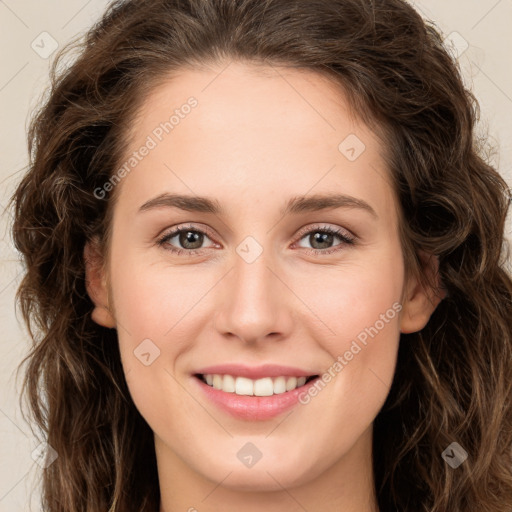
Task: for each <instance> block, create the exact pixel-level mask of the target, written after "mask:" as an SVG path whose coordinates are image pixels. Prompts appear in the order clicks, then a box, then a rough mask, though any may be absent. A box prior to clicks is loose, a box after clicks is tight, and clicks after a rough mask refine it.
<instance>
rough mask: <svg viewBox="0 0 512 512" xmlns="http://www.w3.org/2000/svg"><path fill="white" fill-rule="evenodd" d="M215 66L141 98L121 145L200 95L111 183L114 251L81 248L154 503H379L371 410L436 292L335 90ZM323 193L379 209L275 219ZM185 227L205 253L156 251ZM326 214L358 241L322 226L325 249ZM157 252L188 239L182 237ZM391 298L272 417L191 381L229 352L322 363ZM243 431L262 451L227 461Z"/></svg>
mask: <svg viewBox="0 0 512 512" xmlns="http://www.w3.org/2000/svg"><path fill="white" fill-rule="evenodd" d="M225 66H226V64H225V63H224V64H223V65H218V66H212V67H211V68H209V69H201V70H199V69H187V70H183V71H182V72H181V73H180V74H179V75H178V76H177V77H176V78H172V79H171V78H170V79H169V80H168V81H166V82H165V83H164V84H163V85H160V86H159V87H158V88H157V89H156V90H155V91H154V92H153V93H152V94H151V95H150V96H148V97H147V98H146V99H145V101H144V104H143V107H142V109H141V111H140V115H139V116H138V118H137V120H136V122H135V123H134V124H133V126H132V128H131V149H132V150H136V149H137V148H139V147H140V146H141V145H142V144H144V141H145V140H146V138H147V136H148V135H149V134H151V133H152V131H153V130H154V129H155V127H156V126H158V125H159V123H161V122H162V121H164V120H166V119H168V117H169V113H172V111H173V109H175V108H178V107H179V106H180V105H183V104H184V103H185V102H186V100H187V98H189V97H190V96H194V97H195V98H196V99H197V100H198V106H197V107H196V108H194V109H192V111H191V113H190V114H189V115H188V116H186V117H185V118H184V119H181V120H180V123H179V125H177V126H176V127H175V128H174V130H173V131H171V132H170V133H169V134H166V135H165V137H164V138H163V139H162V141H161V142H159V143H158V145H157V147H156V148H154V149H152V150H151V151H150V152H149V154H148V155H147V156H146V157H145V158H144V159H143V160H142V161H141V162H140V163H138V165H137V166H136V168H135V169H133V170H132V171H131V172H130V173H129V174H128V175H127V176H126V177H124V178H123V180H122V182H121V183H120V184H119V185H117V186H118V187H120V188H119V189H118V190H117V191H116V192H117V193H118V200H117V203H116V205H115V209H114V215H113V221H112V222H113V231H112V239H111V245H110V252H109V259H108V261H106V262H103V261H102V260H101V254H100V251H99V249H98V248H97V247H96V245H95V244H94V243H93V242H92V241H91V242H90V243H88V244H87V246H86V248H85V256H86V260H87V282H88V292H89V295H90V296H91V299H92V300H93V302H94V304H95V309H94V311H93V313H92V317H93V319H94V320H95V321H96V322H97V323H98V324H100V325H103V326H105V327H109V328H116V329H117V332H118V337H119V344H120V350H121V358H122V363H123V367H124V371H125V375H126V378H127V382H128V386H129V389H130V393H131V395H132V397H133V400H134V403H135V404H136V406H137V408H138V410H139V411H140V413H141V414H142V416H143V417H144V418H145V420H146V421H147V422H148V424H149V425H150V427H151V429H152V430H153V432H154V434H155V449H156V455H157V464H158V472H159V484H160V488H161V495H162V504H161V509H160V512H171V511H176V510H183V511H186V510H189V511H193V510H197V511H200V512H207V511H218V510H222V511H224V512H230V511H238V510H245V511H248V512H253V511H262V510H265V511H266V512H277V511H279V512H281V511H282V510H287V511H290V512H291V511H299V510H300V511H303V510H308V511H315V510H322V511H323V512H329V511H335V510H344V511H345V512H356V511H357V512H362V511H376V510H378V507H377V503H376V499H375V493H374V484H373V473H372V458H371V444H372V427H373V421H374V419H375V417H376V416H377V414H378V412H379V410H380V408H381V407H382V405H383V404H384V401H385V399H386V397H387V395H388V392H389V387H390V385H391V382H392V379H393V375H394V371H395V364H396V355H397V350H398V343H399V339H400V332H414V331H418V330H420V329H422V328H423V327H424V326H425V324H426V323H427V322H428V319H429V318H430V315H431V314H432V312H433V310H434V309H435V307H436V305H437V302H438V299H436V298H435V296H434V294H433V293H432V291H431V290H426V289H424V288H422V287H421V286H420V284H419V282H418V281H417V279H416V278H414V277H410V278H409V280H407V281H406V280H405V273H404V268H405V267H404V261H403V254H402V249H401V245H400V240H399V234H398V215H397V202H396V198H395V196H394V193H393V190H392V188H391V185H390V181H389V177H388V176H389V173H388V170H387V169H386V168H385V165H384V160H383V158H382V155H383V151H384V150H385V148H384V147H382V143H381V142H380V140H379V139H378V138H377V137H376V136H375V135H374V134H373V133H372V132H371V131H370V129H369V128H368V127H366V126H365V125H364V124H362V123H360V122H358V120H357V119H356V118H355V117H353V116H351V115H350V113H349V111H348V105H347V102H346V99H345V97H344V95H343V92H342V91H341V90H340V89H339V88H337V87H335V86H334V85H333V84H332V83H331V82H329V81H328V80H327V79H326V78H324V77H321V76H319V75H317V74H315V73H313V72H305V71H298V70H291V69H284V68H277V67H265V68H258V67H256V66H255V65H253V64H247V63H236V62H231V63H230V64H229V66H228V67H227V68H226V69H224V71H222V69H223V68H225ZM221 71H222V72H221ZM349 134H355V135H356V136H357V137H358V138H359V139H360V140H361V141H363V143H364V144H365V147H366V148H365V150H364V151H363V153H362V154H361V155H360V156H359V157H358V158H357V159H356V160H354V161H349V160H348V159H347V158H346V156H345V155H344V154H342V152H340V151H339V150H338V145H339V144H340V142H342V141H343V140H344V139H345V138H346V137H347V136H348V135H349ZM333 191H336V192H339V193H343V194H346V195H350V196H353V197H355V198H358V199H361V200H363V201H365V202H366V203H368V204H369V205H370V206H371V208H372V209H373V210H374V211H375V214H376V216H375V217H374V216H373V215H371V214H370V213H369V212H368V211H366V210H365V209H362V208H357V207H343V208H337V209H326V210H321V211H316V212H302V213H298V214H291V215H288V216H285V217H282V216H281V215H280V213H279V212H280V209H281V208H282V207H283V206H284V205H285V203H286V202H287V200H288V199H289V198H291V197H292V196H296V195H308V196H309V195H312V194H321V193H332V192H333ZM163 192H169V193H179V194H187V195H191V196H194V195H197V196H208V197H210V198H213V199H216V200H218V202H219V203H220V204H221V205H222V207H223V208H224V209H225V212H224V213H223V214H221V215H214V214H211V213H204V212H187V211H184V210H180V209H178V208H175V207H174V208H172V207H166V206H163V207H159V208H155V209H151V210H147V211H143V212H139V211H138V210H139V208H140V206H141V205H142V204H144V203H145V202H146V201H148V200H149V199H152V198H154V197H155V196H158V195H159V194H161V193H163ZM189 223H190V224H193V229H198V230H201V231H206V233H207V234H206V235H204V237H203V239H202V240H203V243H202V245H200V242H199V244H198V245H199V246H200V249H199V251H200V253H199V254H196V255H189V254H181V255H176V254H173V253H172V252H170V251H169V250H167V249H166V248H165V247H164V246H161V245H158V243H157V240H158V238H159V235H163V234H165V233H168V232H170V231H171V228H174V227H179V226H182V225H185V224H187V227H189V226H188V224H189ZM322 226H324V227H325V226H328V227H334V228H340V229H342V230H344V232H347V231H348V233H351V234H352V235H353V236H355V237H356V239H355V242H354V244H352V245H350V244H346V243H344V242H343V241H342V240H341V239H338V238H337V236H334V237H333V238H332V239H331V242H330V245H329V242H328V243H327V244H326V245H324V246H322V245H321V244H319V243H318V242H315V239H314V238H313V235H314V233H315V232H316V231H314V229H315V228H316V229H319V228H321V227H322ZM301 228H304V229H303V230H302V231H304V234H302V235H300V233H299V231H300V230H301ZM310 229H311V230H312V232H311V231H310ZM208 233H210V234H208ZM299 235H300V236H299ZM199 236H201V235H199ZM247 236H251V237H253V238H254V239H255V240H256V241H257V243H258V244H259V245H260V246H261V248H262V249H263V252H262V253H261V254H260V255H259V256H258V257H257V258H256V259H255V261H254V262H252V263H250V264H249V263H248V262H247V261H246V260H245V259H244V258H242V257H241V256H240V255H239V254H238V253H237V251H236V249H237V247H238V246H239V244H240V243H241V242H242V241H243V240H244V239H245V238H246V237H247ZM185 243H186V242H185ZM167 247H174V248H180V249H182V250H183V251H186V250H189V251H190V249H187V248H184V246H183V244H180V240H179V238H178V237H174V238H173V239H172V241H170V240H168V241H167ZM188 247H190V245H189V246H188ZM194 247H197V245H196V246H194ZM323 247H326V248H323ZM315 248H316V249H317V250H318V251H324V253H325V251H329V250H330V249H331V250H332V249H333V248H334V249H338V250H336V251H334V252H331V254H321V253H319V254H314V253H313V252H308V249H309V251H311V250H312V249H315ZM251 250H252V249H251ZM431 261H433V260H431ZM102 263H106V265H105V268H104V269H103V266H102ZM434 264H435V263H434ZM431 270H432V269H431ZM432 271H435V269H433V270H432ZM397 303H399V304H401V305H402V310H401V311H400V313H399V314H397V315H396V316H395V317H394V318H393V319H391V320H389V321H388V322H387V323H386V324H385V326H384V328H382V329H381V330H380V331H379V332H378V334H377V335H375V336H374V337H373V338H372V339H369V341H368V344H367V345H366V346H365V347H364V348H363V349H362V350H361V351H360V352H359V353H358V354H357V355H356V356H354V358H353V359H352V360H351V361H349V362H348V364H347V365H346V366H345V367H344V368H343V370H342V371H341V372H339V373H338V374H337V375H336V377H335V378H333V379H332V380H331V382H329V383H328V384H327V385H326V386H325V388H324V389H322V390H321V392H319V393H318V395H317V396H316V397H314V399H311V401H310V402H309V403H308V404H307V405H301V404H298V405H297V406H295V407H294V408H293V409H292V410H291V412H290V411H287V412H285V413H284V414H282V415H279V416H278V417H276V418H273V419H271V420H266V421H246V420H240V419H236V418H233V417H231V416H229V415H228V414H226V413H225V412H223V411H221V410H219V409H217V408H216V406H215V405H214V404H212V403H211V402H209V401H208V400H207V399H206V398H205V397H204V396H203V395H202V394H201V393H199V391H200V390H198V386H197V383H196V382H194V379H195V377H193V376H192V373H193V372H194V371H195V370H197V369H199V368H200V367H202V366H206V365H211V364H221V363H227V362H238V363H245V364H247V365H253V366H254V365H259V364H264V363H274V364H286V365H291V366H296V367H299V368H303V369H305V370H308V372H309V373H311V374H322V372H324V371H327V369H328V368H330V367H331V366H332V364H333V363H334V361H336V359H337V358H338V356H343V354H344V353H345V352H346V351H347V350H348V349H349V347H350V345H351V343H352V341H353V340H354V339H355V338H356V337H357V336H358V334H360V333H361V332H362V331H364V329H365V328H368V327H370V326H373V325H374V324H375V323H376V321H377V320H378V319H379V318H381V317H380V315H382V314H385V313H386V311H387V310H389V309H390V308H392V305H393V304H397ZM147 338H149V339H151V340H152V342H153V343H154V344H155V345H156V346H158V348H159V349H160V356H159V357H157V358H156V359H155V360H154V362H153V363H152V364H151V365H149V366H145V365H144V364H142V363H141V362H140V361H139V359H137V357H135V356H134V350H135V349H136V348H137V346H138V345H139V344H140V343H141V341H142V340H144V339H147ZM249 441H250V442H252V443H253V444H254V445H256V446H257V448H258V449H259V451H260V452H261V453H262V458H261V459H260V460H259V461H258V462H257V463H256V464H255V465H254V466H252V467H251V468H248V467H246V466H245V465H244V464H242V463H241V462H240V460H239V459H238V458H237V452H238V451H239V450H240V449H241V448H242V447H243V446H244V445H245V444H246V443H247V442H249Z"/></svg>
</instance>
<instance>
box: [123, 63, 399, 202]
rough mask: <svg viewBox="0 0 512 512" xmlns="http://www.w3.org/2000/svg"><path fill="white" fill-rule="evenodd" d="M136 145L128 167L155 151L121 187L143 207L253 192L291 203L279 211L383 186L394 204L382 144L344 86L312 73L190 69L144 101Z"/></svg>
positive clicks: (231, 66)
mask: <svg viewBox="0 0 512 512" xmlns="http://www.w3.org/2000/svg"><path fill="white" fill-rule="evenodd" d="M191 98H193V101H191ZM192 104H194V106H193V107H190V105H192ZM130 140H131V142H130V146H129V147H130V150H129V152H128V154H126V155H124V160H125V162H124V163H126V161H127V160H128V158H129V157H130V154H131V153H132V152H137V151H138V150H139V149H141V148H143V147H144V146H148V147H149V146H151V149H150V150H149V151H145V156H144V157H143V158H139V160H138V161H137V162H136V165H134V166H133V167H132V169H131V170H130V172H129V173H127V174H128V176H126V178H123V180H122V183H121V186H122V188H123V189H126V190H125V192H123V194H122V195H124V196H125V197H127V198H129V199H131V200H132V201H137V202H138V203H139V206H140V204H142V203H143V202H144V201H145V200H147V199H148V198H149V197H150V196H151V195H157V194H158V193H162V192H165V191H174V192H182V193H188V194H191V195H193V194H197V195H208V196H212V195H213V196H215V197H218V198H219V200H220V201H221V202H222V197H223V196H224V197H225V198H228V197H229V198H231V200H232V199H233V197H234V196H233V194H234V193H238V192H240V193H241V192H243V191H245V192H247V191H248V189H250V191H251V192H252V194H251V197H252V199H253V200H254V201H256V202H262V201H266V200H269V199H270V198H271V197H276V198H279V197H282V198H283V199H282V201H280V204H279V207H282V204H281V203H282V202H283V201H284V200H285V199H286V197H288V196H293V195H304V194H307V193H308V191H311V192H314V193H320V192H326V191H329V192H332V191H333V189H338V190H337V191H339V192H348V193H350V192H353V193H358V194H361V193H362V194H363V195H364V194H366V195H368V193H370V196H371V195H372V194H374V195H375V193H376V192H379V190H378V189H379V187H380V188H381V189H382V187H384V190H380V193H381V195H382V193H384V195H386V194H387V195H388V197H387V198H384V197H382V198H381V201H384V200H387V201H389V199H390V198H389V193H390V192H391V191H390V190H385V188H386V187H387V188H388V189H389V188H390V187H389V184H388V183H387V182H388V180H387V173H386V170H385V168H384V160H383V158H382V152H383V151H384V147H383V144H382V142H381V141H380V140H379V139H378V137H377V136H376V135H375V134H374V133H373V132H372V131H371V130H370V129H369V128H368V127H367V126H365V125H364V124H363V123H362V122H360V121H359V120H358V119H357V117H356V116H354V115H353V112H352V109H351V108H350V104H349V102H348V99H347V97H346V95H345V94H344V93H343V90H342V89H341V87H340V86H338V85H337V84H334V83H333V82H332V81H330V80H329V79H327V78H326V77H325V76H323V75H320V74H317V73H314V72H311V71H305V70H297V69H290V68H281V67H274V66H272V67H271V66H256V65H252V64H245V63H244V64H242V63H236V62H230V63H227V64H224V65H222V66H218V67H211V68H201V69H182V70H180V71H179V72H177V73H174V74H173V76H169V79H168V80H165V81H163V82H162V83H161V84H160V85H159V86H158V87H157V88H156V89H155V90H154V91H153V92H152V93H151V94H150V95H148V96H147V97H146V98H145V99H144V101H143V103H142V106H141V108H140V110H139V112H138V115H137V117H136V119H135V120H134V122H133V124H132V125H131V127H130ZM344 188H346V189H347V190H343V189H344ZM287 191H289V194H288V193H286V194H285V192H287ZM243 196H244V198H245V200H247V197H248V196H247V194H246V193H245V194H243ZM285 196H286V197H285Z"/></svg>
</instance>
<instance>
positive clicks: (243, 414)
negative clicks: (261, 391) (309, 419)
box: [193, 376, 319, 421]
mask: <svg viewBox="0 0 512 512" xmlns="http://www.w3.org/2000/svg"><path fill="white" fill-rule="evenodd" d="M318 378H319V377H316V378H314V379H312V380H310V381H309V382H308V383H307V384H305V385H304V386H301V387H299V388H295V389H294V390H293V391H286V392H285V393H279V394H277V395H271V396H248V395H237V394H236V393H226V392H225V391H221V390H220V389H215V388H213V387H212V386H209V385H208V384H206V383H205V382H203V380H201V379H200V378H198V377H195V376H194V377H193V379H194V380H195V381H196V382H197V383H198V385H199V387H200V388H201V390H202V392H203V393H204V394H205V395H206V397H207V398H208V399H209V400H211V401H212V402H213V403H214V404H215V405H217V406H218V407H219V408H220V409H222V410H223V411H225V412H227V413H228V414H231V415H232V416H234V417H235V418H238V419H243V420H249V421H258V420H268V419H271V418H275V417H276V416H279V415H280V414H282V413H283V412H285V411H287V410H288V409H291V408H292V407H293V406H295V405H297V404H298V403H299V396H300V395H302V394H303V393H307V391H308V389H309V388H310V387H311V386H313V385H314V384H315V382H316V381H317V380H318Z"/></svg>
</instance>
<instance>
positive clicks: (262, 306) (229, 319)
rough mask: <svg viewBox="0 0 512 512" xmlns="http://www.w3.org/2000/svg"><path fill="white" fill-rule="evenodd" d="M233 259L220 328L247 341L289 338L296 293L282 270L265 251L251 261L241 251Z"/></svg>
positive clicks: (218, 322) (223, 290)
mask: <svg viewBox="0 0 512 512" xmlns="http://www.w3.org/2000/svg"><path fill="white" fill-rule="evenodd" d="M233 261H234V263H233V267H232V268H231V271H230V272H229V273H228V275H227V276H226V277H225V278H224V279H223V280H222V285H221V288H220V293H219V308H218V311H217V313H216V318H215V322H214V325H215V328H216V329H217V331H218V332H219V333H220V334H221V335H222V336H224V337H232V338H235V337H236V338H238V339H239V340H241V341H243V342H245V343H247V344H255V343H258V342H261V341H263V340H266V339H272V340H274V341H275V340H278V339H283V338H286V337H287V336H288V335H289V333H290V331H291V329H292V326H293V318H292V316H293V315H292V309H291V308H292V302H293V301H292V297H293V293H292V292H291V291H290V289H289V288H288V287H287V286H286V279H285V277H284V276H283V272H280V271H279V269H278V268H276V267H277V265H276V264H275V262H274V261H271V258H270V257H269V256H268V255H267V253H266V252H265V251H263V252H262V253H261V254H260V255H259V256H258V257H257V258H256V259H255V260H254V261H252V262H248V261H247V260H245V259H244V258H243V257H242V256H240V255H239V254H235V255H234V259H233ZM249 261H250V260H249ZM219 284H220V283H219Z"/></svg>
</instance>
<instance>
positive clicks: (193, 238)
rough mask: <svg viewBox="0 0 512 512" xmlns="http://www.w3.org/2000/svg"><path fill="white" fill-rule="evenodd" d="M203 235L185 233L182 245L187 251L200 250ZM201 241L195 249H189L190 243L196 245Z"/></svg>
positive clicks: (183, 233)
mask: <svg viewBox="0 0 512 512" xmlns="http://www.w3.org/2000/svg"><path fill="white" fill-rule="evenodd" d="M201 236H202V235H201V233H195V232H194V231H184V232H182V233H181V236H180V244H181V245H182V246H183V247H186V248H187V249H198V248H199V247H201V242H202V240H201ZM198 240H199V244H198V245H197V246H195V247H189V245H188V244H189V243H191V244H194V242H197V241H198Z"/></svg>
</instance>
